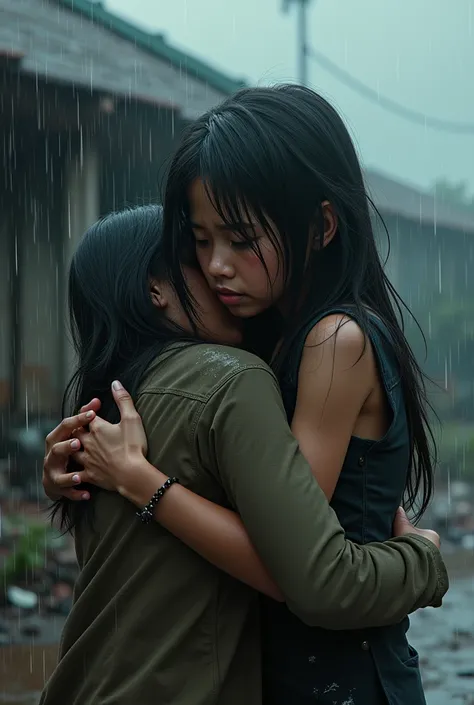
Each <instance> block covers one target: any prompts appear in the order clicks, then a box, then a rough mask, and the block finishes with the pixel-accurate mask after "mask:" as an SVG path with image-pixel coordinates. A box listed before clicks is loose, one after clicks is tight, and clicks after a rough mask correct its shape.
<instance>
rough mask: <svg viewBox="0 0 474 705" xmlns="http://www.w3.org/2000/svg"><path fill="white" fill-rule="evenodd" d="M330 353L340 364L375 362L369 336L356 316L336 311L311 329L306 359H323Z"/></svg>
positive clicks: (355, 364) (305, 351)
mask: <svg viewBox="0 0 474 705" xmlns="http://www.w3.org/2000/svg"><path fill="white" fill-rule="evenodd" d="M327 353H330V355H331V360H332V361H333V363H336V364H337V366H340V365H343V366H346V365H347V366H349V367H355V366H358V368H359V369H360V367H361V366H363V365H365V364H369V365H371V364H372V363H373V351H372V345H371V343H370V340H369V338H368V337H367V336H366V335H365V333H364V331H363V330H362V328H361V327H360V326H359V325H358V323H356V321H354V320H353V319H352V318H349V317H348V316H346V315H344V314H342V313H336V314H331V315H329V316H326V317H325V318H323V319H321V320H320V321H318V323H316V324H315V325H314V326H313V328H312V329H311V330H310V332H309V333H308V335H307V337H306V340H305V345H304V351H303V360H302V362H303V363H304V362H305V360H306V361H311V362H313V363H314V362H318V361H319V362H323V360H324V359H325V358H327Z"/></svg>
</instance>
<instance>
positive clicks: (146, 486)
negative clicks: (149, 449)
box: [117, 457, 168, 508]
mask: <svg viewBox="0 0 474 705" xmlns="http://www.w3.org/2000/svg"><path fill="white" fill-rule="evenodd" d="M167 479H168V477H167V475H165V474H164V473H162V472H160V471H159V470H157V468H155V467H154V466H153V465H151V463H149V462H148V460H147V459H146V458H144V457H142V458H140V459H137V460H136V461H130V465H129V469H128V472H127V476H126V477H124V478H122V479H121V482H120V484H119V485H118V486H117V491H118V493H119V494H120V495H121V496H122V497H124V498H125V499H127V500H128V501H129V502H132V503H133V504H134V505H135V506H136V507H139V508H142V507H144V506H145V505H146V504H148V502H149V501H150V499H151V497H152V496H153V495H154V493H155V492H156V490H157V489H159V488H160V487H161V486H162V485H163V483H164V482H166V480H167Z"/></svg>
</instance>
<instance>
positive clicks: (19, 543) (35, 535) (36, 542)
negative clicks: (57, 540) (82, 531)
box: [0, 523, 51, 586]
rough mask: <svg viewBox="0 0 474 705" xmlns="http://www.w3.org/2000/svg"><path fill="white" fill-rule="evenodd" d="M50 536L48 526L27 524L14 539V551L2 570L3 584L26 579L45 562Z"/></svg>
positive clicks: (0, 573)
mask: <svg viewBox="0 0 474 705" xmlns="http://www.w3.org/2000/svg"><path fill="white" fill-rule="evenodd" d="M50 538H51V531H50V529H49V527H48V526H45V525H43V524H37V523H30V524H26V526H25V529H24V531H23V533H22V534H21V535H20V536H18V537H17V538H16V539H15V540H14V543H13V549H12V552H11V554H10V555H8V556H7V558H6V560H5V562H4V564H3V567H2V570H1V572H0V575H1V583H2V584H3V586H5V585H7V584H9V583H11V582H14V581H15V580H22V581H23V580H26V579H27V578H28V577H29V576H31V575H32V573H33V572H34V571H35V570H36V569H38V568H40V567H41V566H42V565H43V564H44V560H45V554H46V550H47V548H48V546H49V544H50Z"/></svg>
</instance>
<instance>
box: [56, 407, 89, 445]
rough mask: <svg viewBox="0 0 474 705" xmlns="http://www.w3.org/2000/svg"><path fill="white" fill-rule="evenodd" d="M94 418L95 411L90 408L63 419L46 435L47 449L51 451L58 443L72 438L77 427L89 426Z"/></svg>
mask: <svg viewBox="0 0 474 705" xmlns="http://www.w3.org/2000/svg"><path fill="white" fill-rule="evenodd" d="M94 418H95V411H93V410H89V411H85V412H82V413H80V414H76V415H75V416H68V417H67V418H65V419H63V420H62V421H61V423H60V424H59V426H56V428H54V429H53V430H52V431H51V433H48V435H47V436H46V449H47V451H49V450H50V449H51V447H52V446H53V445H55V444H56V443H60V442H62V441H66V440H67V439H68V438H70V436H71V434H72V432H73V431H74V429H75V428H79V427H82V426H87V425H88V424H90V422H91V421H93V419H94Z"/></svg>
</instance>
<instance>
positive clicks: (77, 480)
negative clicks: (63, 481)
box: [72, 475, 81, 482]
mask: <svg viewBox="0 0 474 705" xmlns="http://www.w3.org/2000/svg"><path fill="white" fill-rule="evenodd" d="M72 481H73V482H80V481H81V478H80V477H79V475H73V476H72Z"/></svg>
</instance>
